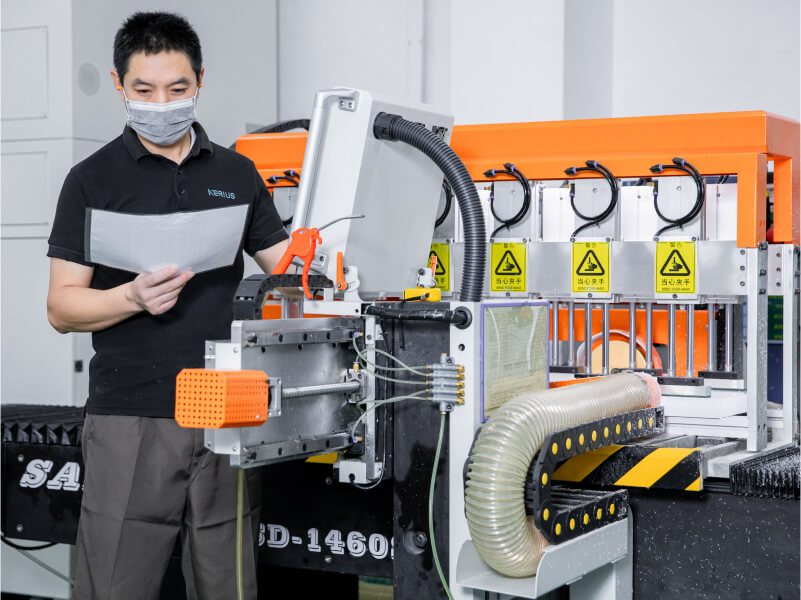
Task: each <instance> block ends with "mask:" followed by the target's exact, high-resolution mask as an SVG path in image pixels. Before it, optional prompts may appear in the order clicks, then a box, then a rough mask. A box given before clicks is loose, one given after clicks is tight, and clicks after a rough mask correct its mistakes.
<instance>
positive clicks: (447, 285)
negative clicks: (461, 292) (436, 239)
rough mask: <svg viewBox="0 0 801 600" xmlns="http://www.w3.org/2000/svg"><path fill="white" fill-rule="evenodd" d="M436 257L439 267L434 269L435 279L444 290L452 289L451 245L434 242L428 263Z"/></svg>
mask: <svg viewBox="0 0 801 600" xmlns="http://www.w3.org/2000/svg"><path fill="white" fill-rule="evenodd" d="M434 257H436V259H437V268H436V270H435V271H434V279H435V280H436V282H437V287H438V288H439V289H440V290H441V291H443V292H450V291H451V276H450V272H451V245H450V244H441V243H434V244H431V252H429V254H428V264H429V265H430V264H431V259H432V258H434Z"/></svg>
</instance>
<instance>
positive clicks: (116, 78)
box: [111, 71, 125, 100]
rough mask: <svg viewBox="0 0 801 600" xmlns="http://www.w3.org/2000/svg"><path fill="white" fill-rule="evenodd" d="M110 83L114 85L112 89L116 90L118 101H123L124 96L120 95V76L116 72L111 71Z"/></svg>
mask: <svg viewBox="0 0 801 600" xmlns="http://www.w3.org/2000/svg"><path fill="white" fill-rule="evenodd" d="M111 81H112V82H113V83H114V87H115V88H116V89H117V93H118V94H119V95H120V99H121V100H125V96H124V95H123V93H122V81H120V76H119V74H118V73H117V71H111Z"/></svg>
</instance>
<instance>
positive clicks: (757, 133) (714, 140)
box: [236, 111, 801, 248]
mask: <svg viewBox="0 0 801 600" xmlns="http://www.w3.org/2000/svg"><path fill="white" fill-rule="evenodd" d="M799 144H801V136H800V135H799V124H798V122H797V121H794V120H792V119H787V118H785V117H780V116H777V115H772V114H770V113H766V112H764V111H748V112H733V113H710V114H698V115H669V116H660V117H631V118H615V119H586V120H580V121H546V122H541V123H509V124H500V125H457V126H455V127H454V128H453V135H452V139H451V147H452V148H453V149H454V151H455V152H456V154H458V155H459V157H460V158H461V159H462V161H464V163H465V165H466V166H467V169H468V171H470V175H471V176H472V177H473V179H474V180H475V181H486V180H487V178H486V177H485V176H484V171H486V170H487V169H492V168H497V167H498V166H499V165H501V164H503V163H504V162H506V161H510V160H511V161H514V163H515V164H516V165H517V166H518V167H519V168H520V169H521V170H522V171H523V172H524V173H526V176H527V177H529V178H530V179H532V180H546V179H566V176H565V174H564V169H565V168H566V167H569V166H573V165H576V166H580V165H582V164H583V163H584V161H585V160H587V159H592V160H597V161H599V162H601V163H603V164H604V165H606V166H607V167H608V168H609V169H610V170H611V171H612V172H613V173H614V174H615V176H616V177H621V178H624V177H625V178H629V177H651V176H652V174H651V172H650V171H649V170H648V168H649V167H650V166H651V165H653V164H656V163H669V162H670V160H671V159H672V158H673V157H674V156H681V157H682V158H685V159H687V160H688V161H690V162H691V163H692V164H693V165H695V167H696V168H697V169H698V170H699V171H700V172H701V174H703V175H726V174H728V175H737V245H738V246H740V247H741V248H753V247H755V246H757V244H759V242H764V241H766V185H767V165H768V161H773V211H774V212H773V217H774V218H773V222H774V228H773V240H774V242H776V243H792V244H795V245H801V209H800V208H799V198H801V195H800V194H799V187H800V186H801V164H799ZM305 146H306V134H305V133H279V134H251V135H245V136H242V137H240V138H239V139H238V140H237V143H236V149H237V151H238V152H240V153H242V154H244V155H245V156H247V157H248V158H250V159H251V160H253V162H254V163H256V168H257V169H258V170H259V173H260V174H261V176H262V177H263V178H264V179H265V180H266V179H267V178H268V177H270V176H271V175H281V174H283V171H284V170H286V169H294V170H295V171H298V172H299V171H300V168H301V165H302V163H303V151H304V149H305ZM666 174H667V173H666ZM592 175H593V174H589V175H585V174H579V176H580V177H588V176H592ZM282 185H287V184H285V183H283V182H281V183H278V184H276V185H275V186H272V187H278V186H282Z"/></svg>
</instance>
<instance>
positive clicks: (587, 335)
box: [584, 302, 592, 375]
mask: <svg viewBox="0 0 801 600" xmlns="http://www.w3.org/2000/svg"><path fill="white" fill-rule="evenodd" d="M584 372H585V373H586V374H587V375H589V374H590V373H592V302H585V303H584Z"/></svg>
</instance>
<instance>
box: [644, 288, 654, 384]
mask: <svg viewBox="0 0 801 600" xmlns="http://www.w3.org/2000/svg"><path fill="white" fill-rule="evenodd" d="M645 368H646V369H653V368H654V303H653V302H647V303H646V304H645Z"/></svg>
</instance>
